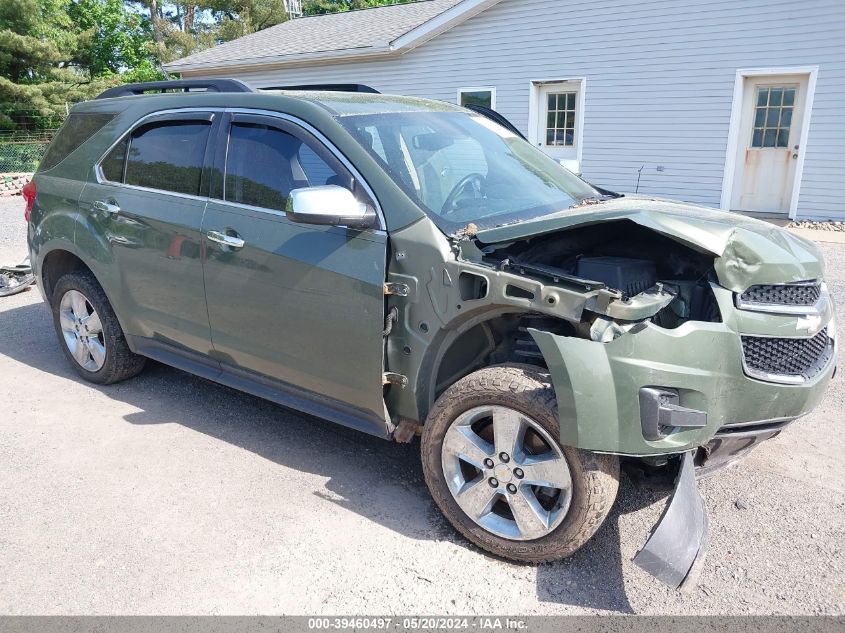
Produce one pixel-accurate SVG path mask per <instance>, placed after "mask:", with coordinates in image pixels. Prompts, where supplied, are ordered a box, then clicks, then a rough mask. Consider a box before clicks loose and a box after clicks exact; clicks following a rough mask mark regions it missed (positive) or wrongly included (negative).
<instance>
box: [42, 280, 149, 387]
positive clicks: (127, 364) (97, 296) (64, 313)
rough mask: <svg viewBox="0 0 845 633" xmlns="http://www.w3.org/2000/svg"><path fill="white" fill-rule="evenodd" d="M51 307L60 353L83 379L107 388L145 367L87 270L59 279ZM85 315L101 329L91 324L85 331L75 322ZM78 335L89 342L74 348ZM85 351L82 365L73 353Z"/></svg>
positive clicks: (98, 286) (101, 291)
mask: <svg viewBox="0 0 845 633" xmlns="http://www.w3.org/2000/svg"><path fill="white" fill-rule="evenodd" d="M80 297H81V298H80ZM63 302H64V303H63ZM50 308H51V310H52V312H53V325H54V327H55V328H56V334H57V335H58V337H59V344H60V345H61V348H62V351H64V353H65V356H66V357H67V359H68V361H69V362H70V364H71V366H72V367H73V369H74V370H75V371H76V373H78V374H79V375H80V376H81V377H82V378H84V379H85V380H87V381H89V382H93V383H97V384H100V385H110V384H112V383H115V382H120V381H121V380H126V379H127V378H132V377H133V376H136V375H138V374H139V373H140V372H141V370H142V369H143V368H144V364H145V362H146V359H145V358H144V357H143V356H139V355H137V354H135V353H133V352H132V350H130V349H129V345H128V344H127V343H126V337H125V336H124V335H123V330H122V329H121V327H120V323H119V322H118V320H117V317H116V316H115V314H114V310H112V307H111V304H110V303H109V300H108V299H107V298H106V293H105V292H103V289H102V287H101V286H100V284H99V283H98V282H97V280H96V279H95V278H94V275H93V274H91V273H90V272H89V271H82V270H76V271H73V272H69V273H66V274H65V275H63V276H62V277H60V278H59V280H58V281H57V282H56V285H55V287H54V289H53V296H52V298H51V301H50ZM85 313H87V314H88V315H89V317H90V316H93V317H99V324H100V326H101V327H100V326H98V327H94V326H93V325H92V327H91V329H90V330H86V329H85V328H86V324H84V323H80V321H79V320H78V319H75V317H77V316H78V315H79V314H85ZM83 320H85V319H84V317H83ZM74 332H76V333H75V334H74ZM80 335H81V336H83V338H87V339H88V340H87V342H86V343H85V345H83V346H82V347H81V348H77V347H76V346H75V345H74V343H76V345H80V343H79V336H80ZM85 348H89V349H90V350H92V351H89V352H88V355H87V357H85V364H83V362H82V360H78V359H77V357H76V356H74V350H77V351H79V352H80V353H79V357H80V358H82V357H83V356H84V353H85ZM95 348H96V350H97V352H96V353H95V352H94V351H93V350H94V349H95ZM80 350H81V351H80Z"/></svg>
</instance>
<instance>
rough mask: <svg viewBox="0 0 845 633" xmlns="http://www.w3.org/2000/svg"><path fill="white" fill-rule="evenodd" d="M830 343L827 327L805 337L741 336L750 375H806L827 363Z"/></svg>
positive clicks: (804, 376) (805, 376)
mask: <svg viewBox="0 0 845 633" xmlns="http://www.w3.org/2000/svg"><path fill="white" fill-rule="evenodd" d="M829 343H830V339H829V338H828V335H827V328H824V329H823V330H821V331H820V332H819V333H818V334H816V335H815V336H812V337H808V338H776V337H768V336H743V337H742V353H743V355H744V357H745V366H746V368H747V369H748V370H749V373H751V374H752V375H754V374H758V375H759V374H767V375H775V376H796V377H800V378H809V377H810V376H812V375H814V374H815V373H816V371H817V370H818V369H819V368H820V367H821V366H823V365H825V364H826V363H827V357H828V356H829V353H830V352H829V351H828V350H829V349H830V348H831V347H832V346H831V345H830V344H829Z"/></svg>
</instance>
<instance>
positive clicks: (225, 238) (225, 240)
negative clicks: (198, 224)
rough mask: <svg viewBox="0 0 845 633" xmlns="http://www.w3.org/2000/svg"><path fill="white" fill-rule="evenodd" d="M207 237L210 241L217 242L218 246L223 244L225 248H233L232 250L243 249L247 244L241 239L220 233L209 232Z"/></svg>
mask: <svg viewBox="0 0 845 633" xmlns="http://www.w3.org/2000/svg"><path fill="white" fill-rule="evenodd" d="M206 237H208V239H210V240H211V241H212V242H217V243H218V244H223V245H224V246H231V247H232V248H243V247H244V244H246V242H244V241H243V240H242V239H241V238H239V237H234V236H232V235H226V234H225V233H221V232H220V231H209V232H208V233H206Z"/></svg>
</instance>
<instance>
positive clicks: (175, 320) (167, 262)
mask: <svg viewBox="0 0 845 633" xmlns="http://www.w3.org/2000/svg"><path fill="white" fill-rule="evenodd" d="M82 196H83V197H82V199H81V200H80V207H81V209H82V210H83V213H86V214H87V216H88V219H89V221H90V222H91V223H92V224H95V225H96V226H97V228H96V229H95V230H96V231H97V232H98V233H99V234H101V235H105V236H106V238H107V239H108V241H109V244H110V247H111V252H112V257H113V263H112V266H113V268H114V270H116V271H117V274H118V279H119V282H118V283H117V284H116V286H115V287H113V288H109V289H108V293H109V297H110V300H111V301H112V303H113V304H114V305H115V308H116V310H117V312H118V314H119V315H120V317H121V320H122V321H124V327H125V328H126V329H127V334H135V335H137V336H146V337H155V338H159V339H163V340H166V341H169V342H173V343H177V344H179V345H182V346H185V347H188V348H189V349H193V350H196V351H203V352H208V351H210V348H211V340H210V336H209V330H208V314H207V312H206V309H205V296H204V293H203V276H202V261H201V258H200V247H201V239H200V232H199V228H200V226H201V224H202V216H203V212H204V210H205V205H206V202H205V200H198V199H189V198H183V197H180V196H171V195H169V194H165V193H158V192H149V191H138V190H134V189H131V188H128V187H123V186H122V185H112V184H96V183H93V184H88V185H86V187H85V189H84V191H83V194H82ZM95 202H106V203H108V204H111V205H115V206H117V207H118V208H119V209H120V211H119V212H117V213H114V214H112V213H108V212H105V211H99V210H97V209H95V208H94V207H93V205H94V203H95ZM115 295H116V296H115Z"/></svg>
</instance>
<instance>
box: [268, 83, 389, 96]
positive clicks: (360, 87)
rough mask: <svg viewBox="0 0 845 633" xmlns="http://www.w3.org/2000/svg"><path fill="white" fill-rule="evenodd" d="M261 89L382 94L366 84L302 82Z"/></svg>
mask: <svg viewBox="0 0 845 633" xmlns="http://www.w3.org/2000/svg"><path fill="white" fill-rule="evenodd" d="M259 90H325V91H327V92H366V93H369V94H374V95H378V94H381V93H380V92H379V91H378V90H376V89H375V88H371V87H370V86H367V85H366V84H302V85H298V86H271V87H268V88H259Z"/></svg>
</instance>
